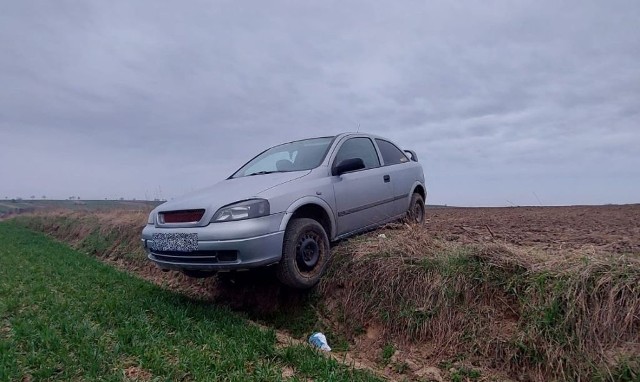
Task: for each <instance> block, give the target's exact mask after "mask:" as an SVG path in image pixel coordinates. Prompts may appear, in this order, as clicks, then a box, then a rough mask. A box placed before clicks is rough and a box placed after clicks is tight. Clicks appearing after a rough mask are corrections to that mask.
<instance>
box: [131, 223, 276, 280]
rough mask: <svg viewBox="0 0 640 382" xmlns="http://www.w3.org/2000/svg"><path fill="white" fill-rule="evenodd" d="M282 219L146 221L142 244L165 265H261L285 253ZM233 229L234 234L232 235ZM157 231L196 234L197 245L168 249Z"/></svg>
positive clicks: (213, 267) (218, 268)
mask: <svg viewBox="0 0 640 382" xmlns="http://www.w3.org/2000/svg"><path fill="white" fill-rule="evenodd" d="M281 220H282V216H274V215H271V216H268V217H264V218H257V219H248V220H244V221H237V222H225V223H212V224H209V225H207V226H206V227H192V228H166V227H158V226H153V225H147V226H146V227H145V228H144V229H143V231H142V245H143V247H144V248H145V250H146V252H147V257H148V259H149V260H151V261H153V262H154V263H155V264H156V265H157V266H158V267H160V268H162V269H172V270H207V271H230V270H243V269H249V268H255V267H261V266H265V265H270V264H274V263H277V262H278V261H280V258H281V257H282V244H283V240H284V231H278V229H279V223H280V221H281ZM231 229H232V230H233V231H234V232H235V235H233V236H235V238H230V236H232V235H230V230H231ZM154 234H161V235H164V234H188V235H192V234H197V237H198V240H197V249H196V250H190V251H186V250H165V249H166V248H163V247H162V245H161V244H160V243H155V242H154ZM156 238H157V235H156ZM160 248H162V249H163V250H160Z"/></svg>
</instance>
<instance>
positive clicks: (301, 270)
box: [276, 218, 330, 289]
mask: <svg viewBox="0 0 640 382" xmlns="http://www.w3.org/2000/svg"><path fill="white" fill-rule="evenodd" d="M329 253H330V247H329V238H328V237H327V233H326V232H325V230H324V228H323V227H322V225H321V224H320V223H318V222H317V221H315V220H313V219H307V218H300V219H295V220H293V221H292V222H290V223H289V225H288V227H287V230H286V231H285V234H284V244H283V247H282V259H281V260H280V263H278V265H277V268H276V272H277V275H278V279H279V280H280V281H281V282H282V283H283V284H285V285H288V286H290V287H293V288H299V289H307V288H311V287H313V286H314V285H316V284H317V283H318V281H319V280H320V277H321V276H322V274H323V273H324V270H325V268H326V266H327V262H328V260H329Z"/></svg>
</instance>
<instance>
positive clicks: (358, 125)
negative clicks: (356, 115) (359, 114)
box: [356, 122, 360, 133]
mask: <svg viewBox="0 0 640 382" xmlns="http://www.w3.org/2000/svg"><path fill="white" fill-rule="evenodd" d="M359 132H360V122H358V131H356V133H359Z"/></svg>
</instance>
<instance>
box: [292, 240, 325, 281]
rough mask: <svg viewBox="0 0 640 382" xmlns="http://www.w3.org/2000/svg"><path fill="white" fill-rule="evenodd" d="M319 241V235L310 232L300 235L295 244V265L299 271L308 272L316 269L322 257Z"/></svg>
mask: <svg viewBox="0 0 640 382" xmlns="http://www.w3.org/2000/svg"><path fill="white" fill-rule="evenodd" d="M321 240H322V239H321V238H320V235H318V234H317V233H315V232H312V231H311V232H305V233H304V234H303V235H300V238H299V239H298V243H297V244H296V264H297V265H298V269H300V271H302V272H310V271H313V270H314V269H315V268H316V266H317V265H318V263H319V262H320V258H321V257H322V255H323V248H322V244H321V242H322V241H321Z"/></svg>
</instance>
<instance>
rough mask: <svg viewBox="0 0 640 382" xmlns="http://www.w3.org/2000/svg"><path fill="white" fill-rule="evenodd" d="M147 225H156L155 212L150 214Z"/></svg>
mask: <svg viewBox="0 0 640 382" xmlns="http://www.w3.org/2000/svg"><path fill="white" fill-rule="evenodd" d="M147 224H156V222H155V214H154V213H153V212H152V213H150V214H149V218H148V219H147Z"/></svg>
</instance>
